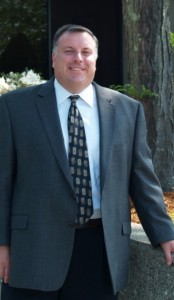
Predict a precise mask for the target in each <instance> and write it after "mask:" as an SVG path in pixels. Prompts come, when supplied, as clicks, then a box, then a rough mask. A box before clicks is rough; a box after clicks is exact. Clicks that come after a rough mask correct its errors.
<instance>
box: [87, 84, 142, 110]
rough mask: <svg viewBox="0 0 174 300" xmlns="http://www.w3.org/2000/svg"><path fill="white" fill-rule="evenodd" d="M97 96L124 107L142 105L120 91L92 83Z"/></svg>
mask: <svg viewBox="0 0 174 300" xmlns="http://www.w3.org/2000/svg"><path fill="white" fill-rule="evenodd" d="M93 85H94V88H95V91H96V95H97V98H98V99H99V101H100V98H104V99H107V100H108V101H109V102H110V103H112V104H113V105H121V106H123V107H124V106H126V107H139V106H142V105H141V103H140V101H138V100H137V99H133V98H131V97H129V96H127V95H125V94H123V93H120V92H118V91H116V90H113V89H111V88H108V87H103V86H101V85H99V84H97V83H95V82H94V83H93Z"/></svg>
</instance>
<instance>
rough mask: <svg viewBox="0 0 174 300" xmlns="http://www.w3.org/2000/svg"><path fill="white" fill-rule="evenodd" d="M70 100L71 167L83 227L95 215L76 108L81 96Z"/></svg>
mask: <svg viewBox="0 0 174 300" xmlns="http://www.w3.org/2000/svg"><path fill="white" fill-rule="evenodd" d="M69 98H70V99H71V106H70V109H69V114H68V132H69V166H70V173H71V175H72V177H73V182H74V188H75V193H76V198H77V204H78V213H77V220H76V222H77V224H80V225H83V224H85V223H86V222H87V221H88V220H89V218H90V217H91V215H92V214H93V204H92V189H91V178H90V169H89V160H88V150H87V144H86V136H85V129H84V124H83V120H82V117H81V114H80V112H79V110H78V108H77V106H76V101H77V99H78V98H79V96H78V95H73V96H70V97H69Z"/></svg>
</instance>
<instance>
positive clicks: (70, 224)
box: [68, 222, 76, 228]
mask: <svg viewBox="0 0 174 300" xmlns="http://www.w3.org/2000/svg"><path fill="white" fill-rule="evenodd" d="M68 225H69V227H71V228H75V226H76V223H75V222H69V223H68Z"/></svg>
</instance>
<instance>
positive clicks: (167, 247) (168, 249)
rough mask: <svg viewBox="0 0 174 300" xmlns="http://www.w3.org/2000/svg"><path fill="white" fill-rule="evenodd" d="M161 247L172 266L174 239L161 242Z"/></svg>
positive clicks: (169, 264) (173, 261)
mask: <svg viewBox="0 0 174 300" xmlns="http://www.w3.org/2000/svg"><path fill="white" fill-rule="evenodd" d="M161 248H162V250H163V252H164V256H165V260H166V264H167V265H168V266H171V265H172V263H174V260H173V259H174V257H172V253H174V240H172V241H168V242H165V243H161Z"/></svg>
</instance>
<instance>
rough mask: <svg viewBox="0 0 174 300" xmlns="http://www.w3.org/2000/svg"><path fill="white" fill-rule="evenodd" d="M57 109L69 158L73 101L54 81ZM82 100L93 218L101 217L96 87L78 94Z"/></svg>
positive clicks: (80, 106) (90, 87) (80, 103)
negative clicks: (69, 112) (70, 110)
mask: <svg viewBox="0 0 174 300" xmlns="http://www.w3.org/2000/svg"><path fill="white" fill-rule="evenodd" d="M54 87H55V93H56V99H57V108H58V113H59V118H60V123H61V128H62V133H63V137H64V143H65V149H66V153H67V157H68V147H69V139H68V111H69V108H70V104H71V100H70V99H69V96H70V95H72V94H71V93H70V92H68V91H67V90H65V89H64V88H63V87H62V86H61V85H60V84H59V82H58V81H57V80H56V79H55V81H54ZM78 95H79V96H80V98H79V99H78V101H77V107H78V109H79V111H80V113H81V116H82V119H83V122H84V127H85V133H86V140H87V147H88V154H89V165H90V174H91V184H92V200H93V208H94V214H93V215H92V217H91V218H99V217H101V212H100V164H99V157H100V153H99V149H100V148H99V136H100V135H99V118H98V108H97V100H96V94H95V90H94V87H93V86H92V84H91V85H89V86H88V87H87V88H86V89H85V90H83V91H82V92H81V93H79V94H78Z"/></svg>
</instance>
